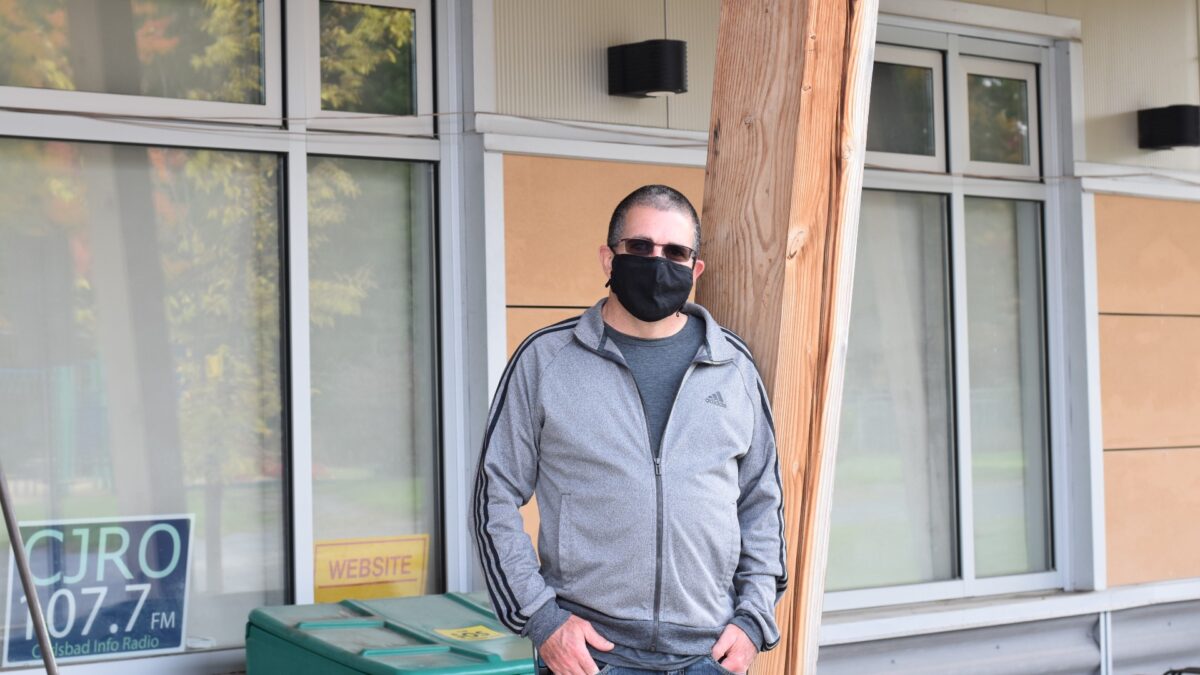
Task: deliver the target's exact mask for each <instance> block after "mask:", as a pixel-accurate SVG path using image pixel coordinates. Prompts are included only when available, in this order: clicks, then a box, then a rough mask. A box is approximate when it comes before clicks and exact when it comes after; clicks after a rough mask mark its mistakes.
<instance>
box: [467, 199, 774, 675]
mask: <svg viewBox="0 0 1200 675" xmlns="http://www.w3.org/2000/svg"><path fill="white" fill-rule="evenodd" d="M699 246H700V223H699V218H698V217H697V216H696V211H695V209H694V208H693V207H692V205H691V203H689V202H688V200H687V198H686V197H684V196H683V195H682V194H680V193H679V192H677V191H676V190H673V189H671V188H669V187H666V186H662V185H648V186H645V187H642V188H639V189H637V190H635V191H634V192H633V193H631V194H630V195H629V196H627V197H626V198H625V199H624V200H622V201H621V203H620V204H618V205H617V208H616V210H615V211H614V212H613V216H612V219H611V221H610V222H609V229H608V241H607V243H606V245H604V246H602V247H600V251H599V253H600V265H601V267H602V269H603V270H604V273H605V276H607V277H608V278H609V283H608V286H609V288H610V291H609V294H608V297H607V298H604V299H601V300H600V301H599V302H597V303H596V304H595V305H594V306H592V307H591V308H590V309H589V310H587V311H586V312H585V313H584V314H583V315H581V316H579V317H576V318H573V319H569V320H567V321H563V322H561V323H558V324H555V325H553V326H549V327H547V328H543V329H542V330H539V331H537V332H535V333H533V334H532V335H530V336H529V337H528V338H526V340H525V341H524V342H523V343H522V344H521V346H520V347H519V348H518V349H517V351H516V353H514V354H513V357H512V359H511V361H510V362H509V364H508V368H507V369H506V370H505V373H504V375H503V377H502V379H501V382H500V385H499V387H498V389H497V391H496V396H495V399H494V401H493V403H492V410H491V413H490V415H489V419H488V425H487V429H486V432H485V438H484V446H483V454H482V456H481V457H480V461H479V470H478V473H477V477H476V484H475V503H474V513H473V515H474V518H475V532H476V538H477V541H476V543H477V545H478V549H479V554H480V559H481V562H482V564H483V569H484V574H485V577H486V579H487V585H488V590H489V592H490V594H491V599H492V603H493V605H494V607H495V609H496V614H497V616H498V617H499V618H500V619H501V621H503V622H504V624H505V625H506V626H508V627H509V628H510V629H512V630H513V631H514V632H517V633H520V634H522V635H526V636H528V637H530V638H531V639H532V640H533V642H534V644H535V645H537V646H538V648H539V651H540V655H541V657H542V658H543V659H544V660H545V663H546V665H547V666H548V667H549V668H550V669H551V670H552V671H553V672H554V673H557V674H558V675H594V674H595V673H597V672H598V671H599V672H604V673H611V674H613V675H626V674H631V673H661V672H664V671H666V672H673V673H687V674H688V675H699V674H702V673H729V672H733V673H744V672H746V671H747V669H748V668H749V667H750V662H751V661H752V660H753V659H754V657H755V655H756V654H757V653H758V652H759V651H761V650H763V649H770V648H771V647H774V646H775V644H776V643H777V642H778V639H779V636H778V629H777V627H776V625H775V619H774V605H775V602H776V601H777V600H778V598H779V596H780V595H781V594H782V593H783V590H784V589H785V587H786V584H787V577H786V572H785V568H786V565H785V562H784V561H785V559H786V558H785V554H784V542H783V508H782V494H781V486H780V481H779V469H778V465H777V461H776V456H775V436H774V429H773V426H772V421H771V412H770V407H769V406H768V403H767V398H766V393H765V390H764V388H763V386H762V383H761V381H760V380H759V377H758V372H757V370H756V369H755V367H754V363H753V361H752V360H751V358H750V352H749V350H748V349H747V348H746V345H745V344H744V343H743V342H742V341H741V339H740V338H738V337H737V336H736V335H734V334H733V333H731V332H729V331H728V330H725V329H724V328H722V327H720V326H719V325H718V324H717V323H716V322H715V321H714V320H713V318H712V316H711V315H709V313H708V312H707V311H706V310H705V309H704V308H702V307H700V306H699V305H695V304H691V303H688V302H687V298H688V295H689V293H690V292H691V289H692V285H693V283H694V282H695V280H696V279H698V278H699V277H700V275H701V273H703V272H704V261H702V260H700V259H699V258H698V257H697V254H696V252H697V251H698V249H699ZM534 494H536V495H537V499H538V507H539V510H540V513H541V526H540V530H539V539H538V552H539V553H540V555H541V562H540V565H539V561H538V557H537V556H536V555H535V554H534V551H533V547H532V545H531V543H530V541H529V537H528V536H527V535H526V534H525V532H524V530H523V529H522V523H521V517H520V514H519V512H518V508H519V507H521V506H522V505H524V504H525V503H526V502H528V501H529V499H530V497H531V496H532V495H534ZM601 668H603V670H601Z"/></svg>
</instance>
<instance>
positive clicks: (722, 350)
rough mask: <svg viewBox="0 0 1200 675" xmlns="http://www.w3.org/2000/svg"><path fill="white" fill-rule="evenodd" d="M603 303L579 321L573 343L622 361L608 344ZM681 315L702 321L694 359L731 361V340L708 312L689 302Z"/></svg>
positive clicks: (733, 349)
mask: <svg viewBox="0 0 1200 675" xmlns="http://www.w3.org/2000/svg"><path fill="white" fill-rule="evenodd" d="M605 302H608V298H607V297H605V298H601V299H600V300H599V301H598V302H596V304H594V305H592V306H591V307H589V308H588V310H587V311H586V312H584V313H583V316H581V317H579V323H577V324H576V325H575V331H574V332H575V339H577V340H579V341H580V342H582V343H583V344H584V346H586V347H588V348H589V349H591V350H592V351H596V352H600V353H602V354H605V355H606V356H609V357H610V358H617V359H621V356H620V353H619V352H618V351H617V350H616V349H615V348H614V347H613V346H612V344H610V343H609V341H608V339H607V336H605V334H604V317H603V316H601V315H600V308H601V307H603V306H604V303H605ZM682 311H683V313H684V314H688V315H690V316H693V317H695V318H697V319H700V320H702V321H704V345H703V347H702V348H701V351H700V353H698V354H697V355H696V359H697V360H698V361H703V362H706V363H724V362H726V361H731V360H733V357H734V355H735V353H736V352H735V350H736V347H734V346H733V345H732V344H730V343H729V339H730V338H729V337H728V336H727V335H726V334H725V332H724V329H723V328H721V326H720V324H718V323H717V321H716V319H713V317H712V315H711V314H709V313H708V310H707V309H704V308H703V307H701V306H700V305H697V304H696V303H694V302H689V303H686V304H684V306H683V310H682ZM622 360H623V359H622Z"/></svg>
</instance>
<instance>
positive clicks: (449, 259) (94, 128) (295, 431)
mask: <svg viewBox="0 0 1200 675" xmlns="http://www.w3.org/2000/svg"><path fill="white" fill-rule="evenodd" d="M262 2H263V4H264V21H263V26H264V27H263V45H264V50H265V52H264V68H265V73H266V75H265V78H266V82H267V90H266V91H267V98H266V101H267V103H266V104H263V105H258V104H232V103H219V102H211V101H188V100H182V99H158V98H154V97H146V96H127V95H118V94H98V93H94V92H75V91H58V90H39V89H31V88H24V87H0V137H13V138H26V139H34V140H65V141H81V142H94V143H109V144H134V145H141V146H167V147H180V148H194V149H210V150H231V151H239V152H260V153H270V154H274V155H276V156H278V157H279V158H280V164H281V177H280V189H281V194H280V195H279V207H280V210H281V211H282V212H283V215H282V220H281V228H282V229H281V232H280V238H281V246H280V252H279V254H280V257H281V260H282V267H281V269H280V288H279V298H280V302H281V305H280V323H281V334H280V339H281V341H282V342H283V350H282V359H283V360H282V363H281V374H280V376H281V382H280V393H281V397H282V409H283V414H284V418H285V419H284V428H283V440H282V453H283V454H282V457H281V459H282V460H283V465H284V477H283V493H284V495H283V509H284V512H283V513H281V514H279V517H280V521H281V523H282V524H281V527H283V528H284V535H285V539H284V550H283V568H282V569H281V570H280V572H281V573H282V575H283V584H284V592H285V596H286V600H287V602H289V603H294V604H307V603H312V602H313V600H314V588H313V586H314V579H315V570H314V548H313V545H314V541H313V540H314V536H313V535H314V530H313V525H314V523H313V508H314V500H313V490H312V475H313V474H312V470H313V462H312V409H311V400H310V397H309V396H307V395H306V394H305V392H308V391H310V390H311V349H310V347H311V345H310V339H309V330H310V314H309V295H310V293H309V269H308V257H309V256H308V246H309V243H308V189H307V185H308V171H307V166H308V160H309V157H310V156H318V155H334V156H343V157H359V158H373V159H390V160H398V161H408V162H423V163H429V164H432V165H433V166H434V175H433V181H432V185H431V186H430V187H431V190H432V194H431V195H430V197H431V201H430V202H429V203H428V204H427V205H426V206H427V208H428V209H429V210H430V211H431V212H432V231H431V232H429V236H430V237H431V238H432V245H433V250H432V255H433V259H432V260H431V273H432V276H431V277H430V278H429V280H428V282H429V284H430V285H431V291H432V298H431V301H432V303H433V304H432V306H431V307H430V308H429V311H430V313H431V319H432V324H431V325H429V326H428V330H429V331H431V332H432V335H433V342H434V351H435V354H434V359H435V362H434V364H433V386H434V391H433V405H435V406H436V408H437V412H436V420H435V421H434V422H433V423H434V424H435V437H436V439H435V447H434V448H433V452H434V453H435V456H434V458H433V462H434V474H433V476H432V480H431V484H430V485H429V488H430V489H431V490H432V491H433V492H434V494H435V495H436V497H435V499H434V504H435V508H436V509H437V513H436V514H435V526H434V529H433V530H432V531H431V532H430V534H431V537H432V538H433V539H434V541H433V542H431V546H436V547H437V548H438V549H440V555H441V565H440V567H439V568H431V570H430V575H431V577H433V578H436V579H438V580H439V581H440V585H441V586H444V587H445V590H466V589H469V588H470V587H471V581H470V580H471V574H472V571H471V564H472V563H471V560H473V555H472V554H471V553H470V549H469V542H468V541H467V539H468V537H467V536H466V533H460V532H457V531H455V530H454V529H453V528H451V527H447V523H454V522H458V521H459V520H461V519H462V513H464V511H463V509H462V506H461V503H463V502H462V495H464V494H467V495H469V486H464V487H458V486H457V484H458V483H460V482H461V481H462V476H463V475H467V474H468V473H469V472H468V471H464V469H467V468H471V467H473V464H470V466H469V467H468V463H469V461H468V460H469V457H468V456H466V450H465V448H466V447H467V445H468V444H469V443H468V442H467V441H465V440H464V439H465V438H466V437H467V436H468V434H469V433H470V430H471V429H472V428H473V427H474V425H475V424H476V422H477V421H478V419H482V418H481V417H478V415H477V414H476V415H475V416H472V414H471V412H470V411H469V410H467V409H466V408H467V407H468V406H467V405H466V404H465V403H464V401H469V400H470V395H471V393H472V392H475V393H477V394H478V393H481V392H482V390H483V386H482V384H481V383H479V382H478V381H477V380H478V378H477V377H476V376H475V374H474V373H473V372H468V369H467V368H466V367H465V366H464V365H462V364H463V363H466V361H467V356H466V355H467V352H468V351H469V349H471V348H473V347H474V346H475V345H477V344H478V343H479V341H478V340H475V341H474V343H473V344H467V343H468V342H471V341H470V340H467V339H464V337H465V336H467V335H468V332H467V331H466V323H467V321H466V319H467V316H468V314H471V313H472V312H474V311H476V308H477V307H479V306H481V305H482V301H483V300H482V297H479V296H478V294H477V293H476V291H474V290H473V289H468V288H466V282H465V279H467V278H468V276H474V275H475V274H477V272H478V269H477V267H475V266H474V265H473V264H472V260H469V259H468V258H467V257H466V255H465V245H464V244H463V241H464V239H463V237H464V236H465V235H464V233H463V232H462V231H461V228H462V227H463V225H462V223H463V222H464V220H463V218H464V217H463V209H464V207H463V206H462V205H461V204H459V203H458V200H460V199H461V198H462V193H463V187H462V185H461V183H462V178H461V176H460V174H462V173H463V172H464V171H466V170H468V169H470V166H469V162H468V161H467V158H466V156H465V153H462V152H460V151H459V148H460V146H461V140H460V138H459V137H458V136H455V135H452V134H450V133H447V135H445V136H444V137H442V138H438V137H436V136H435V135H434V132H435V130H436V129H437V125H435V124H434V123H433V121H432V120H433V106H434V104H435V99H434V92H435V91H437V92H439V95H441V96H444V97H446V98H447V99H448V100H450V101H451V103H449V104H448V105H453V103H452V102H453V101H454V100H456V96H457V97H461V92H459V91H458V89H459V85H460V83H459V82H458V80H457V79H456V78H457V77H460V75H458V74H457V73H455V72H454V71H453V69H452V68H439V69H435V68H434V67H433V58H434V53H435V50H434V44H433V43H434V41H435V35H434V31H436V41H437V48H436V54H437V57H438V58H439V59H441V60H452V59H451V57H452V56H455V54H456V52H457V50H460V49H461V47H462V45H463V44H464V42H463V41H464V39H465V38H464V34H463V29H462V27H461V25H460V24H459V23H454V22H455V21H458V22H461V21H462V16H461V13H456V12H458V11H459V10H457V9H456V8H454V7H452V6H451V7H444V6H443V5H442V4H440V3H439V4H438V8H439V13H438V16H436V17H434V16H432V9H431V7H432V4H433V3H432V2H430V1H429V0H421V2H419V3H418V4H421V5H422V6H424V7H426V12H425V17H426V20H425V23H424V27H423V28H422V27H421V26H420V25H419V26H418V30H424V31H425V34H424V35H423V37H424V39H423V40H422V42H423V44H424V46H425V48H426V50H425V51H419V52H418V55H417V58H418V64H419V67H421V68H423V69H424V72H425V75H424V80H425V89H426V99H425V100H426V103H425V105H427V106H428V110H427V112H428V113H429V114H428V115H427V116H426V117H425V118H423V119H424V122H423V124H425V125H426V126H425V127H424V129H423V131H424V133H423V134H411V133H388V134H383V135H381V134H379V133H377V132H375V131H372V130H371V129H369V128H366V125H362V124H356V125H352V126H350V127H348V128H343V129H341V130H339V131H337V132H336V133H331V132H330V130H329V129H328V128H327V127H326V126H324V125H322V124H320V123H319V121H318V123H317V124H315V125H312V124H310V123H309V122H310V117H309V115H310V112H311V108H310V106H309V102H308V99H307V98H306V91H305V90H306V89H310V88H311V87H309V86H308V83H309V82H310V81H313V78H312V69H311V66H309V65H308V64H310V63H311V64H317V65H319V55H317V58H311V57H312V56H313V54H314V53H316V52H318V46H317V45H316V44H315V43H307V44H306V43H305V40H304V39H303V38H302V37H300V38H298V37H297V36H305V35H314V34H319V29H317V28H316V20H317V18H318V11H317V8H318V5H317V2H316V0H302V2H303V4H301V0H298V1H297V2H296V3H295V4H294V5H293V4H292V3H288V5H287V9H288V11H287V12H286V13H284V12H282V11H281V9H282V4H283V3H282V2H281V0H262ZM370 4H378V3H376V2H375V0H370ZM443 9H445V11H441V10H443ZM455 17H457V18H455ZM285 36H286V37H287V39H286V40H285ZM418 39H419V40H420V39H421V37H420V36H419V37H418ZM309 45H311V46H309ZM285 57H286V58H285ZM420 59H424V63H423V64H422V63H421V61H420ZM419 76H420V75H419ZM316 77H317V78H319V73H318V74H317V75H316ZM285 82H286V83H287V85H288V86H286V87H285V86H284V85H285ZM419 105H420V103H419ZM285 112H286V115H287V116H286V118H285V117H284V115H285ZM97 113H99V114H97ZM145 118H150V119H145ZM458 124H459V125H461V122H458ZM454 126H455V122H454V121H453V120H452V122H451V123H448V124H447V127H450V128H451V130H452V129H453V127H454ZM472 340H474V338H472ZM479 398H481V399H484V398H485V397H484V396H482V395H480V396H479ZM484 411H486V405H485V406H484ZM431 557H432V556H431ZM244 662H245V650H244V648H242V647H222V648H216V649H203V650H186V651H184V652H181V653H175V654H167V655H161V656H155V657H153V658H138V659H132V660H131V659H122V660H116V661H112V662H109V661H98V662H89V663H81V664H78V665H74V666H72V668H73V669H77V670H79V671H80V672H85V673H86V672H110V671H112V670H113V669H114V667H115V668H116V669H117V670H120V671H122V672H126V671H128V672H139V673H140V672H160V671H161V670H163V669H166V670H172V669H179V668H184V669H196V668H201V669H203V668H218V667H220V668H233V667H235V666H237V665H238V664H242V665H244Z"/></svg>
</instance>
